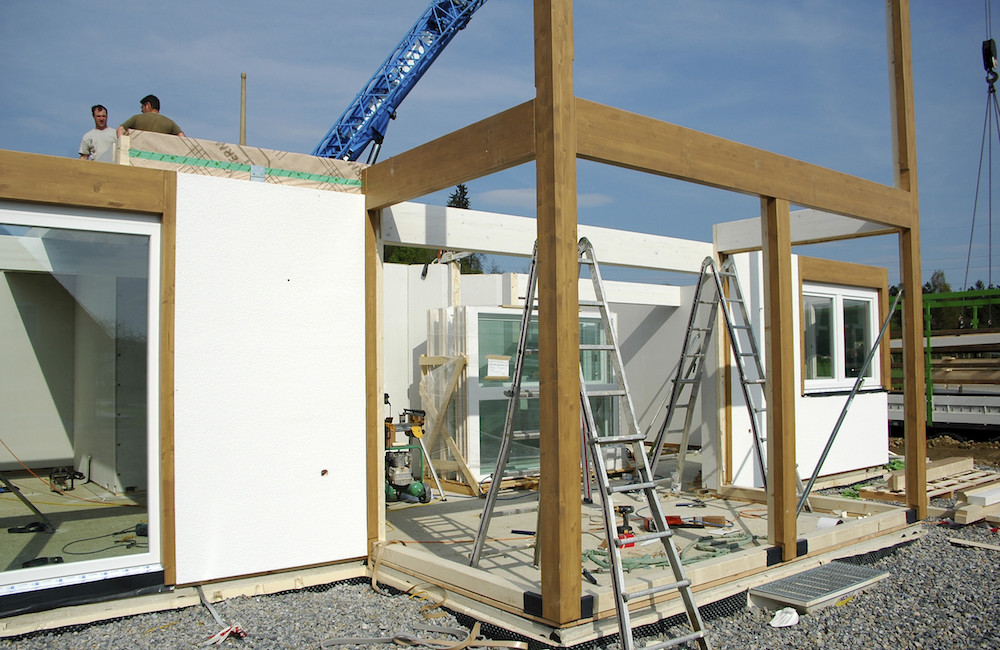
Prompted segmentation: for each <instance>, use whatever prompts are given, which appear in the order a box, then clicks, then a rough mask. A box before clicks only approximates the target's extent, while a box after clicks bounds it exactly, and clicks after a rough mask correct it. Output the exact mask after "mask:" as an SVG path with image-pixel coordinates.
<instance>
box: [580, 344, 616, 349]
mask: <svg viewBox="0 0 1000 650" xmlns="http://www.w3.org/2000/svg"><path fill="white" fill-rule="evenodd" d="M580 349H581V350H614V349H615V346H613V345H611V344H610V343H594V344H591V343H583V344H581V345H580Z"/></svg>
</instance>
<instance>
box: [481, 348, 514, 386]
mask: <svg viewBox="0 0 1000 650" xmlns="http://www.w3.org/2000/svg"><path fill="white" fill-rule="evenodd" d="M483 379H488V380H490V381H503V380H505V379H510V357H509V356H507V355H503V354H487V355H486V376H485V377H483Z"/></svg>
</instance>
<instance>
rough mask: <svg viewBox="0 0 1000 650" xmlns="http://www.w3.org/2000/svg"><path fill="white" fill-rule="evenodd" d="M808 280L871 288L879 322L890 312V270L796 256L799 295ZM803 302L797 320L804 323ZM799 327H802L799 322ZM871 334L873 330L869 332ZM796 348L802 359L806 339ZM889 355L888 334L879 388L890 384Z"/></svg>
mask: <svg viewBox="0 0 1000 650" xmlns="http://www.w3.org/2000/svg"><path fill="white" fill-rule="evenodd" d="M807 282H816V283H820V284H837V285H843V286H848V287H863V288H866V289H874V290H875V291H876V293H877V294H878V322H879V325H881V324H882V323H884V322H885V319H886V316H888V315H889V272H888V271H887V270H886V269H884V268H880V267H877V266H866V265H864V264H852V263H850V262H838V261H836V260H822V259H818V258H815V257H805V256H803V255H800V256H799V296H800V297H801V296H802V285H803V284H805V283H807ZM804 309H805V304H804V302H802V301H801V300H800V302H799V322H800V323H804V322H805V317H804V315H803V314H804ZM799 329H802V327H801V326H800V328H799ZM872 334H873V335H874V334H875V333H874V332H872ZM799 351H800V352H801V355H800V358H801V359H805V357H806V355H805V339H804V338H801V337H800V340H799ZM891 361H892V355H891V352H890V350H889V337H888V335H886V337H885V338H884V339H883V342H882V347H881V349H880V350H879V359H878V363H879V367H880V373H881V377H882V388H884V389H885V390H889V389H890V388H891V385H892V377H891V376H890V375H891V372H892V368H891ZM800 391H801V392H802V393H803V394H804V393H805V373H804V372H803V373H802V384H801V386H800Z"/></svg>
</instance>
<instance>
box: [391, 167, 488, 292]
mask: <svg viewBox="0 0 1000 650" xmlns="http://www.w3.org/2000/svg"><path fill="white" fill-rule="evenodd" d="M447 205H448V207H449V208H462V209H464V210H468V209H469V188H467V187H466V186H465V183H459V184H458V185H457V186H456V187H455V191H454V192H452V193H451V194H450V195H449V196H448V204H447ZM440 253H441V251H437V250H434V249H432V248H415V247H412V246H386V247H385V261H386V262H389V263H392V264H430V263H431V262H433V261H434V260H436V259H437V258H438V256H439V254H440ZM458 268H459V272H460V273H482V272H483V254H482V253H473V254H471V255H469V256H467V257H463V258H462V259H460V260H459V261H458Z"/></svg>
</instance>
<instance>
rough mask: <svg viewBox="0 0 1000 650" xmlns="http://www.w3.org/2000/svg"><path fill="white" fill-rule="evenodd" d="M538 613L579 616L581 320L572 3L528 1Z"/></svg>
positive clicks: (566, 618)
mask: <svg viewBox="0 0 1000 650" xmlns="http://www.w3.org/2000/svg"><path fill="white" fill-rule="evenodd" d="M534 7H535V93H536V98H535V152H536V158H535V169H536V174H537V177H536V187H537V189H536V192H537V202H538V214H537V217H538V224H537V228H538V338H539V340H538V348H539V366H540V375H539V382H540V391H541V395H540V398H541V399H540V404H539V408H540V431H541V435H540V440H539V452H540V456H541V465H540V484H539V509H540V516H539V530H538V531H537V538H536V539H537V543H538V545H539V547H540V549H541V553H540V558H539V564H540V568H541V573H542V616H543V617H544V618H546V619H548V620H549V621H552V622H554V623H557V624H561V623H567V622H570V621H574V620H577V619H579V618H580V595H581V593H582V589H581V582H580V579H581V574H580V563H581V540H580V506H581V497H580V445H581V443H580V345H579V342H580V324H579V297H578V295H577V291H578V290H577V286H578V282H577V280H578V277H579V262H578V255H577V238H576V99H575V97H574V95H573V3H572V0H535V4H534Z"/></svg>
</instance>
